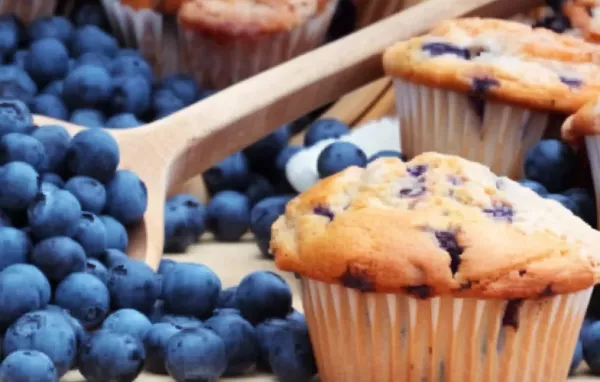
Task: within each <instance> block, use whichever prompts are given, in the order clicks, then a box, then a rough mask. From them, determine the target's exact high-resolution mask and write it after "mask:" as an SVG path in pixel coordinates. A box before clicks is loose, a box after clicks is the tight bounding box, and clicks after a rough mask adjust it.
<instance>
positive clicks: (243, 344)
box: [204, 314, 258, 376]
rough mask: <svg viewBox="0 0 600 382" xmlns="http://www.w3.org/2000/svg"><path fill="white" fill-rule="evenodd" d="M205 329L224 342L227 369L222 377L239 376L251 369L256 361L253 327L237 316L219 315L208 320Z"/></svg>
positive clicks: (256, 352) (255, 341)
mask: <svg viewBox="0 0 600 382" xmlns="http://www.w3.org/2000/svg"><path fill="white" fill-rule="evenodd" d="M204 325H205V327H206V328H208V329H210V330H212V331H213V332H215V333H216V334H217V335H218V336H219V337H221V339H222V340H223V341H224V342H225V351H226V352H227V369H226V370H225V373H224V375H232V376H233V375H241V374H244V373H246V372H248V371H249V370H251V369H253V368H254V366H255V365H256V360H257V359H258V342H257V339H256V333H255V331H254V327H253V326H252V325H250V323H249V322H248V321H246V320H244V319H243V318H242V316H239V315H237V314H221V315H216V316H213V317H211V318H210V319H208V320H207V321H206V322H205V323H204Z"/></svg>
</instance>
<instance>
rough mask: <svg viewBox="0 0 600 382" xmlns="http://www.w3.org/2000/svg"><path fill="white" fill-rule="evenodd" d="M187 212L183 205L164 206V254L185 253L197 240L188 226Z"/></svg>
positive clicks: (171, 204) (170, 204)
mask: <svg viewBox="0 0 600 382" xmlns="http://www.w3.org/2000/svg"><path fill="white" fill-rule="evenodd" d="M188 215H189V211H188V209H187V208H186V207H185V206H184V205H183V204H176V203H168V202H167V204H166V205H165V244H164V251H165V252H166V253H181V252H185V251H186V249H187V247H189V246H190V245H191V244H192V243H193V242H194V241H195V240H196V238H197V236H195V235H194V232H193V231H192V228H191V226H190V219H189V216H188Z"/></svg>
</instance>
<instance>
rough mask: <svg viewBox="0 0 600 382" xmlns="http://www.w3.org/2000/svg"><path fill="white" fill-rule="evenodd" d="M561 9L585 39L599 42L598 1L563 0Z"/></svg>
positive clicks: (599, 18)
mask: <svg viewBox="0 0 600 382" xmlns="http://www.w3.org/2000/svg"><path fill="white" fill-rule="evenodd" d="M562 11H563V13H564V14H565V16H567V18H568V19H569V21H570V22H571V25H572V26H573V28H575V29H578V30H579V31H581V34H582V35H583V37H584V38H585V39H587V40H589V41H593V42H596V43H597V42H600V1H598V0H565V1H563V4H562Z"/></svg>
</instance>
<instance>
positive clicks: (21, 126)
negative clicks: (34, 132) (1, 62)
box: [0, 67, 33, 136]
mask: <svg viewBox="0 0 600 382" xmlns="http://www.w3.org/2000/svg"><path fill="white" fill-rule="evenodd" d="M1 72H2V67H0V93H2V91H1V88H2V86H3V85H2V75H1ZM32 97H33V95H32ZM15 98H18V97H15ZM32 125H33V119H32V118H31V111H30V110H29V108H28V107H27V105H25V104H24V103H23V102H21V101H17V100H0V136H3V135H6V134H8V133H27V132H28V131H29V130H30V128H31V126H32Z"/></svg>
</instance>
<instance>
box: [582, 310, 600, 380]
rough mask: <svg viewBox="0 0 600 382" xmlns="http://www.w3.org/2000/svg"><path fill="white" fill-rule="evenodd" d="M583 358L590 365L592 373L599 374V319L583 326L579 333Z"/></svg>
mask: <svg viewBox="0 0 600 382" xmlns="http://www.w3.org/2000/svg"><path fill="white" fill-rule="evenodd" d="M581 341H582V347H583V359H584V360H585V362H586V363H587V364H588V366H589V367H590V370H591V372H592V374H595V375H598V374H600V321H595V322H593V323H591V324H589V325H588V326H587V327H586V328H585V334H584V333H583V332H582V335H581Z"/></svg>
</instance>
